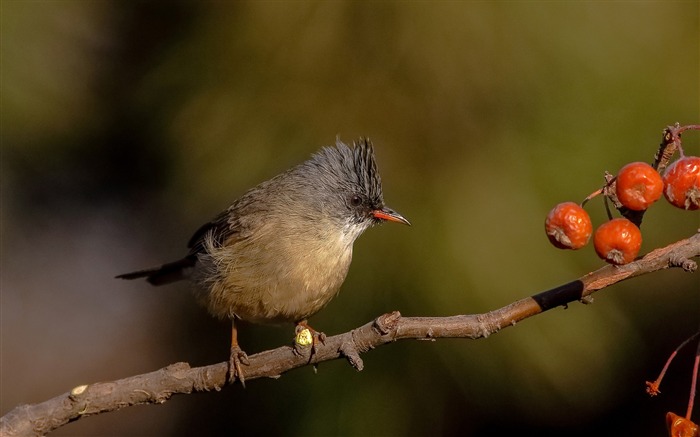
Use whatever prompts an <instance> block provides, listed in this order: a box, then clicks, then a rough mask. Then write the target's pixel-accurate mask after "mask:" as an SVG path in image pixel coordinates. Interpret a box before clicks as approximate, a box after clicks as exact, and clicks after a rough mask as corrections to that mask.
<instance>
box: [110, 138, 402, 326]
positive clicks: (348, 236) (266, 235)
mask: <svg viewBox="0 0 700 437" xmlns="http://www.w3.org/2000/svg"><path fill="white" fill-rule="evenodd" d="M383 220H390V221H396V222H401V223H405V224H408V221H407V220H406V219H404V218H403V217H401V215H399V214H398V213H396V212H394V211H392V210H390V209H389V208H386V207H385V205H384V199H383V195H382V184H381V179H380V177H379V173H378V172H377V166H376V163H375V159H374V151H373V148H372V143H371V142H370V141H369V140H368V139H364V138H361V139H360V140H359V141H357V142H355V143H354V144H353V146H352V147H350V146H347V145H346V144H344V143H342V142H340V141H338V142H337V144H336V145H335V147H324V148H322V149H321V150H320V151H319V152H317V153H315V154H314V155H313V156H312V157H311V159H309V160H308V161H306V162H304V163H302V164H299V165H297V166H295V167H293V168H291V169H289V170H287V171H286V172H284V173H282V174H280V175H278V176H276V177H274V178H272V179H270V180H268V181H265V182H263V183H261V184H259V185H258V186H256V187H254V188H252V189H251V190H249V191H248V192H246V193H245V194H244V195H243V196H241V197H240V198H239V199H238V200H236V201H235V202H234V203H233V204H232V205H231V206H230V207H229V208H228V209H227V210H226V211H224V212H222V213H221V214H219V215H218V216H217V217H216V218H215V219H214V220H212V221H211V222H209V223H207V224H205V225H204V226H202V227H201V228H200V229H199V230H197V232H195V234H194V235H193V236H192V238H191V239H190V242H189V245H188V247H189V248H190V251H189V253H188V254H187V256H185V258H183V259H181V260H178V261H175V262H173V263H168V264H164V265H163V266H160V267H157V268H154V269H147V270H141V271H138V272H133V273H127V274H124V275H120V276H118V277H119V278H124V279H135V278H140V277H146V278H147V280H148V281H149V282H151V283H152V284H154V285H161V284H166V283H169V282H173V281H177V280H180V279H185V278H190V279H192V280H193V281H194V283H195V284H196V290H197V291H196V293H197V296H198V298H199V300H200V301H202V303H203V304H204V305H206V307H207V308H208V310H209V312H210V313H212V314H213V315H215V316H217V317H220V318H231V319H236V318H238V319H242V320H247V321H251V322H256V323H262V322H270V323H278V322H299V321H302V320H305V319H306V318H308V317H310V316H311V315H313V314H314V313H316V312H317V311H319V310H320V309H321V308H323V307H324V306H325V305H326V304H327V303H328V302H329V301H330V300H331V299H332V298H333V297H334V296H335V295H336V294H337V292H338V290H339V289H340V286H341V285H342V283H343V281H344V280H345V277H346V275H347V272H348V268H349V266H350V261H351V259H352V246H353V242H354V241H355V239H356V238H357V237H359V236H360V235H361V234H362V233H363V232H364V231H365V230H366V229H367V228H369V227H370V226H372V225H374V224H377V223H379V222H381V221H383Z"/></svg>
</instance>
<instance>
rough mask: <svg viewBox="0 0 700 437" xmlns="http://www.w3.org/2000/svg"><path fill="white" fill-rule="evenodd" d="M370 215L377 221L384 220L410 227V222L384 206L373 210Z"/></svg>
mask: <svg viewBox="0 0 700 437" xmlns="http://www.w3.org/2000/svg"><path fill="white" fill-rule="evenodd" d="M372 215H373V216H374V217H375V218H378V219H379V220H386V221H389V222H396V223H403V224H404V225H408V226H411V222H409V221H408V220H406V219H405V218H404V217H403V216H402V215H401V214H399V213H398V212H396V211H394V210H393V209H391V208H387V207H386V206H385V207H384V208H382V209H375V210H374V211H372Z"/></svg>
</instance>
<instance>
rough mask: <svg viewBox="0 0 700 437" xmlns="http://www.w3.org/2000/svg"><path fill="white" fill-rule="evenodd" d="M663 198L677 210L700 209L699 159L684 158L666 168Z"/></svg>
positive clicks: (695, 157)
mask: <svg viewBox="0 0 700 437" xmlns="http://www.w3.org/2000/svg"><path fill="white" fill-rule="evenodd" d="M664 196H666V200H668V201H669V202H670V203H671V204H672V205H674V206H677V207H679V208H683V209H687V210H695V209H698V208H700V158H699V157H697V156H686V157H683V158H681V159H679V160H677V161H676V162H674V163H673V164H671V165H669V166H668V168H667V169H666V173H665V174H664Z"/></svg>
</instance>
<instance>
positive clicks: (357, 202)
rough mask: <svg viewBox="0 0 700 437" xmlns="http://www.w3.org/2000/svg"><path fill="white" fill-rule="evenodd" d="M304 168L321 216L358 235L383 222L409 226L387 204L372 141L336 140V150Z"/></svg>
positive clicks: (320, 154)
mask: <svg viewBox="0 0 700 437" xmlns="http://www.w3.org/2000/svg"><path fill="white" fill-rule="evenodd" d="M303 167H305V168H306V169H307V170H308V171H309V172H311V173H313V174H314V177H312V178H310V179H311V180H312V181H313V183H314V184H315V189H314V190H313V191H314V192H315V195H317V196H319V198H318V199H317V200H318V201H319V202H318V204H319V205H320V206H319V207H320V208H321V209H322V213H323V214H324V215H325V216H329V217H332V218H334V219H335V220H336V221H338V222H339V223H342V224H343V225H344V226H345V227H348V228H350V230H351V231H352V233H353V234H356V236H359V234H361V233H362V232H363V231H364V230H365V229H367V228H368V227H370V226H372V225H375V224H378V223H381V222H384V221H389V222H396V223H403V224H406V225H410V223H409V221H408V220H406V219H405V218H404V217H403V216H402V215H401V214H399V213H398V212H396V211H394V210H392V209H391V208H388V207H387V206H386V205H385V204H384V197H383V193H382V181H381V178H380V177H379V172H378V171H377V164H376V162H375V159H374V149H373V147H372V143H371V141H369V139H366V138H360V139H359V140H358V141H356V142H354V143H353V145H352V146H348V145H346V144H345V143H343V142H341V141H337V142H336V145H335V147H324V148H322V149H321V150H320V151H319V152H317V153H316V154H314V155H313V156H312V158H311V159H310V160H309V161H307V162H306V163H304V164H303Z"/></svg>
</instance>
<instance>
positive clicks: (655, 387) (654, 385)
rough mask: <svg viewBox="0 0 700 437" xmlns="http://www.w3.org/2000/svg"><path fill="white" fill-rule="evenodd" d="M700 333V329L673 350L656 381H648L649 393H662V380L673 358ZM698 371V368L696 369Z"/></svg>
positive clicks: (652, 394)
mask: <svg viewBox="0 0 700 437" xmlns="http://www.w3.org/2000/svg"><path fill="white" fill-rule="evenodd" d="M698 335H700V331H698V332H696V333H695V334H693V335H691V336H690V337H688V338H686V339H685V340H684V341H683V343H681V344H680V345H679V346H678V347H677V348H676V349H675V350H674V351H673V352H671V355H670V356H669V357H668V360H666V364H665V365H664V368H663V369H661V373H659V377H658V378H656V380H655V381H654V382H648V381H647V393H649V394H650V395H651V396H655V395H657V394H659V393H660V391H659V386H660V385H661V380H662V379H664V376H665V375H666V371H667V370H668V366H670V365H671V361H673V359H674V358H676V355H678V351H679V350H681V349H683V347H685V345H686V344H688V343H690V342H691V341H693V339H694V338H695V337H697V336H698ZM698 347H700V343H698ZM696 358H697V357H696ZM696 361H697V360H696ZM696 373H697V369H696ZM693 379H694V380H695V377H693ZM694 390H695V387H693V391H694ZM691 396H692V394H691Z"/></svg>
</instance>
